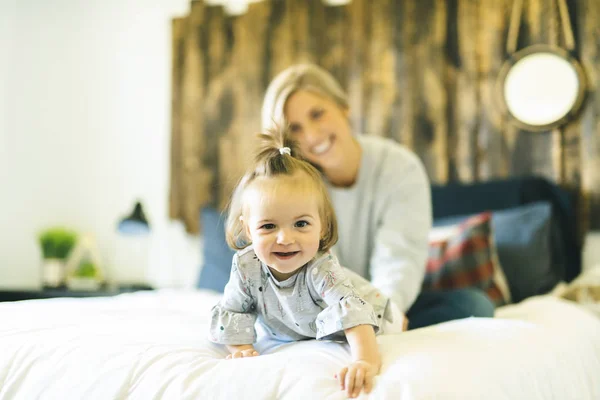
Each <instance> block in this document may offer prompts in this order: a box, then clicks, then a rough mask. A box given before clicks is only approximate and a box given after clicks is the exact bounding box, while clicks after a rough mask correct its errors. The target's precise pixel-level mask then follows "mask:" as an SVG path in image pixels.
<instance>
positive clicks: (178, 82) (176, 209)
mask: <svg viewBox="0 0 600 400" xmlns="http://www.w3.org/2000/svg"><path fill="white" fill-rule="evenodd" d="M187 20H188V18H187V17H183V18H174V19H173V20H172V21H171V35H172V36H171V38H172V39H171V153H170V154H171V170H170V189H169V218H171V219H176V218H180V217H181V216H182V214H183V213H182V209H183V201H184V199H183V196H182V182H181V179H180V177H181V175H182V169H183V168H182V160H183V153H182V148H181V141H182V138H181V115H180V114H181V106H182V105H181V103H182V98H181V97H182V93H181V90H182V84H183V63H184V59H185V33H186V25H187Z"/></svg>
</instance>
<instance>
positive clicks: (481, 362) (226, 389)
mask: <svg viewBox="0 0 600 400" xmlns="http://www.w3.org/2000/svg"><path fill="white" fill-rule="evenodd" d="M217 299H218V296H217V295H216V294H213V293H210V292H174V291H159V292H147V293H135V294H127V295H121V296H117V297H114V298H88V299H51V300H32V301H24V302H17V303H0V399H27V400H29V399H86V400H91V399H103V400H104V399H144V400H147V399H276V398H277V399H279V398H286V399H306V398H315V399H343V398H345V396H344V394H343V392H341V391H340V390H339V388H338V386H337V383H336V381H335V379H334V378H333V374H334V373H335V372H337V371H338V370H339V369H340V368H341V367H342V366H343V365H344V364H345V363H347V362H348V361H349V358H350V356H349V352H348V348H347V346H346V345H340V344H335V343H327V342H325V343H321V342H316V341H307V342H299V343H293V344H286V345H283V346H280V347H276V348H268V347H267V348H266V349H265V348H263V349H262V350H263V355H261V356H259V357H255V358H251V359H240V360H224V359H223V357H224V356H225V355H226V351H225V350H224V349H223V348H221V347H220V346H217V345H213V344H211V343H210V342H208V341H207V340H205V336H206V330H207V322H208V315H209V310H210V308H211V306H212V305H213V304H214V303H215V302H216V301H217ZM378 340H379V343H380V346H381V350H382V353H383V367H382V372H381V374H380V376H379V377H378V382H377V385H376V388H375V390H374V392H373V393H372V395H371V396H370V398H373V399H392V398H393V399H405V400H411V399H483V398H485V399H528V400H535V399H560V400H565V399H578V400H585V399H590V400H597V399H600V321H599V320H598V319H597V318H595V317H593V316H592V315H591V314H589V313H587V312H585V311H584V310H582V309H580V308H578V307H577V306H576V305H573V304H571V303H568V302H566V301H562V300H559V299H556V298H551V297H539V298H534V299H530V300H528V301H526V302H524V303H522V304H520V305H514V306H508V307H504V308H502V309H500V310H498V312H497V318H495V319H477V318H469V319H465V320H461V321H454V322H449V323H445V324H440V325H438V326H434V327H430V328H425V329H419V330H415V331H409V332H406V333H403V334H400V335H389V336H381V337H379V338H378ZM263 347H264V346H263ZM366 397H367V396H363V398H366Z"/></svg>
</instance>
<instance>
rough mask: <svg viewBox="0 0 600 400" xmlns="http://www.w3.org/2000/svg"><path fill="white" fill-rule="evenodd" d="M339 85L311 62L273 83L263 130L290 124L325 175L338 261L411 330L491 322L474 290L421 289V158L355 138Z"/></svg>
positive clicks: (427, 225)
mask: <svg viewBox="0 0 600 400" xmlns="http://www.w3.org/2000/svg"><path fill="white" fill-rule="evenodd" d="M349 112H350V109H349V107H348V100H347V96H346V94H345V92H344V91H343V89H342V88H341V86H340V85H339V83H338V82H337V81H336V80H335V79H334V78H333V76H331V74H329V73H328V72H327V71H325V70H324V69H322V68H320V67H318V66H316V65H311V64H302V65H295V66H292V67H290V68H288V69H286V70H284V71H283V72H281V73H280V74H279V75H277V76H276V77H275V79H273V81H272V82H271V84H270V85H269V87H268V88H267V92H266V94H265V99H264V102H263V109H262V123H263V128H264V129H270V128H273V127H274V126H275V125H281V124H288V125H289V129H290V131H291V133H292V134H293V136H294V138H295V139H296V140H297V141H298V144H299V147H300V149H301V150H302V152H303V154H304V156H305V157H306V158H307V159H308V161H310V162H311V163H312V164H314V165H315V166H316V167H317V168H319V169H320V170H321V172H322V173H323V176H324V178H325V180H326V182H327V186H328V190H329V192H330V195H331V199H332V202H333V205H334V208H335V212H336V214H337V217H338V221H339V226H338V229H339V241H338V244H337V245H336V247H335V249H334V250H335V253H336V255H337V256H338V258H339V260H340V263H341V264H342V265H343V266H345V267H347V268H349V269H351V270H353V271H355V272H357V273H358V274H360V275H362V276H363V277H365V278H367V279H369V280H371V282H372V283H373V284H374V285H375V286H376V287H378V288H379V289H380V290H381V291H382V292H383V293H384V294H385V295H387V296H388V297H390V298H391V299H392V300H393V301H394V303H395V304H396V305H397V306H398V307H399V308H400V310H402V311H403V312H405V313H406V316H407V317H408V319H409V321H410V324H409V328H411V329H412V328H419V327H423V326H428V325H432V324H436V323H439V322H444V321H448V320H453V319H458V318H465V317H470V316H477V317H492V316H493V314H494V306H493V304H492V302H491V301H490V300H489V299H488V297H487V296H486V295H485V294H484V293H483V292H482V291H480V290H477V289H461V290H452V291H439V292H421V291H420V290H421V285H422V282H423V277H424V275H425V265H426V259H427V251H428V249H427V245H428V240H427V236H428V233H429V230H430V229H431V198H430V185H429V181H428V178H427V175H426V173H425V169H424V167H423V165H422V163H421V162H420V160H419V159H418V157H417V156H416V155H415V154H414V153H412V152H410V151H409V150H408V149H407V148H405V147H403V146H402V145H400V144H399V143H397V142H395V141H392V140H390V139H385V138H382V137H378V136H372V135H369V136H363V135H354V134H353V132H352V128H351V127H350V122H349V118H348V116H349Z"/></svg>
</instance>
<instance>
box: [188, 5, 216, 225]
mask: <svg viewBox="0 0 600 400" xmlns="http://www.w3.org/2000/svg"><path fill="white" fill-rule="evenodd" d="M203 23H204V3H203V2H202V1H194V2H192V5H191V10H190V16H189V20H188V24H187V32H186V37H185V60H184V73H183V80H182V85H181V92H182V108H181V138H182V140H181V149H182V163H183V173H182V178H181V179H182V197H183V198H184V199H185V201H184V202H183V209H182V219H183V221H184V223H185V226H186V229H187V230H188V231H189V232H192V233H198V232H199V218H198V215H199V210H200V208H201V207H202V206H203V205H205V204H210V203H211V201H212V196H211V193H210V191H209V190H208V188H209V186H210V183H211V182H212V179H213V177H214V172H213V171H212V170H211V169H210V168H207V167H206V166H205V165H204V162H203V155H204V147H205V132H204V129H203V123H202V112H199V110H203V107H204V97H205V96H204V79H203V78H204V63H203V55H202V52H203V50H204V49H203V48H202V24H203Z"/></svg>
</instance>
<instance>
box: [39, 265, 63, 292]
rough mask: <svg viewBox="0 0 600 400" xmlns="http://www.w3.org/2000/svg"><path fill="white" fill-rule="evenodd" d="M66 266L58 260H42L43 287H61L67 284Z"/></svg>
mask: <svg viewBox="0 0 600 400" xmlns="http://www.w3.org/2000/svg"><path fill="white" fill-rule="evenodd" d="M65 271H66V264H65V261H64V260H61V259H58V258H46V259H44V260H42V285H43V286H44V287H53V288H55V287H59V286H62V285H63V284H64V283H65Z"/></svg>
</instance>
